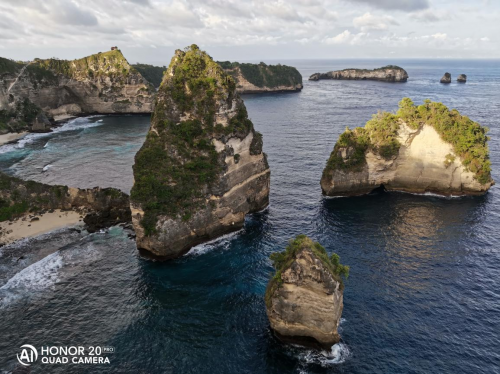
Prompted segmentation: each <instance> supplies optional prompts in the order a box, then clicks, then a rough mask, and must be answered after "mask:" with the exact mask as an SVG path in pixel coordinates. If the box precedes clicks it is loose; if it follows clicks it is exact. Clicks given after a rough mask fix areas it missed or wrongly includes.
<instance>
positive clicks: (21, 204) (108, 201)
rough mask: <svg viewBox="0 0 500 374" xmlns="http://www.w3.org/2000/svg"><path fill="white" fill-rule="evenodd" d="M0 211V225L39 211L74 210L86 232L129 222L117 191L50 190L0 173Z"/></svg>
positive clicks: (127, 210)
mask: <svg viewBox="0 0 500 374" xmlns="http://www.w3.org/2000/svg"><path fill="white" fill-rule="evenodd" d="M0 208H1V209H0V221H5V220H8V219H12V218H15V217H16V216H20V215H23V214H26V213H28V212H39V211H42V210H51V209H65V210H78V211H80V212H81V213H82V214H84V215H85V217H84V222H85V223H86V224H87V229H88V231H90V232H93V231H96V230H98V229H100V228H103V227H107V226H111V225H115V224H118V223H121V222H130V221H131V217H130V201H129V197H128V195H127V194H125V193H123V192H121V191H119V190H117V189H114V188H99V187H95V188H92V189H79V188H73V187H67V186H57V185H56V186H53V185H47V184H43V183H38V182H35V181H23V180H21V179H19V178H15V177H11V176H8V175H6V174H4V173H0Z"/></svg>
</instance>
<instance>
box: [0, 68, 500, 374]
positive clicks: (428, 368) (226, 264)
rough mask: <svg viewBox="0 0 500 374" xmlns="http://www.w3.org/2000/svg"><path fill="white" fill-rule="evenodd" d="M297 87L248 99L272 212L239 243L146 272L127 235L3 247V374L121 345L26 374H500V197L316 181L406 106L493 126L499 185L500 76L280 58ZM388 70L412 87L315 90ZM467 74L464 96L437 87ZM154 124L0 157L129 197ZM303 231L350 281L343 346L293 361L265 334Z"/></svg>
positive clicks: (62, 133) (47, 141)
mask: <svg viewBox="0 0 500 374" xmlns="http://www.w3.org/2000/svg"><path fill="white" fill-rule="evenodd" d="M281 62H282V63H286V64H288V65H292V66H296V67H297V68H298V69H299V70H300V72H301V73H302V75H303V77H304V89H303V91H302V92H300V93H295V94H285V93H284V94H270V95H248V96H245V97H244V100H245V104H246V105H247V108H248V112H249V115H250V117H251V119H252V121H253V122H254V125H255V128H256V129H257V130H258V131H260V132H262V134H263V135H264V150H265V152H266V153H267V155H268V159H269V165H270V167H271V195H270V206H269V207H268V208H267V209H266V210H264V211H263V212H260V213H258V214H254V215H250V216H248V217H247V219H246V222H245V227H244V229H242V230H241V231H239V232H238V233H236V234H233V235H229V236H227V237H224V238H222V239H220V240H218V241H216V242H213V243H209V244H205V245H201V246H198V247H196V248H194V249H193V250H192V251H191V252H189V253H188V254H187V255H186V256H184V257H182V258H180V259H178V260H175V261H170V262H164V263H161V262H152V261H150V260H146V259H143V258H141V256H140V255H139V254H138V252H137V250H136V247H135V242H134V241H133V239H130V238H129V234H130V232H129V231H128V230H127V229H125V228H123V227H113V228H111V229H109V230H107V231H102V232H100V233H95V234H88V233H86V231H81V230H80V229H63V230H59V231H57V232H54V233H50V234H46V235H43V236H42V237H38V238H36V239H26V240H23V241H21V242H19V243H17V244H15V245H11V246H6V247H2V248H0V369H3V370H12V369H13V368H15V367H16V366H17V365H18V364H17V360H16V354H17V353H19V347H20V346H21V345H22V344H32V345H34V346H35V347H40V346H47V345H61V346H67V345H80V346H98V345H99V346H112V347H114V349H115V353H113V354H109V355H107V357H109V358H110V361H111V362H110V364H109V365H101V366H98V365H55V366H48V365H43V364H42V363H40V362H37V363H35V364H33V365H32V366H31V373H47V372H50V373H100V372H103V373H207V374H208V373H210V374H211V373H228V374H229V373H380V374H386V373H449V374H457V373H499V372H500V287H499V286H498V282H499V281H500V229H499V225H500V199H499V197H500V194H499V188H498V186H494V187H493V188H492V189H491V190H490V191H489V193H488V194H486V195H485V196H482V197H452V198H442V197H437V196H433V195H426V196H417V195H411V194H403V193H394V192H393V193H384V192H380V193H376V194H372V195H368V196H363V197H355V198H324V197H323V196H322V195H321V189H320V185H319V180H320V178H321V173H322V170H323V167H324V165H325V162H326V160H327V158H328V156H329V154H330V152H331V150H332V148H333V145H334V143H335V141H336V140H337V138H338V136H339V134H340V133H342V132H343V131H344V129H345V127H346V126H349V127H351V128H352V127H354V126H359V125H363V124H364V123H365V122H366V121H367V120H369V119H370V117H371V115H372V114H374V113H376V112H377V111H378V110H389V111H394V110H396V109H397V105H398V102H399V101H400V100H401V98H403V97H410V98H412V99H413V100H414V101H415V102H416V103H421V102H422V101H423V100H424V99H427V98H429V99H431V100H438V101H441V102H443V103H444V104H446V105H447V106H449V107H450V108H456V109H458V110H459V111H460V112H461V113H462V114H465V115H468V116H470V117H471V118H472V119H473V120H475V121H477V122H479V123H481V124H482V125H485V126H488V127H489V128H490V133H489V134H490V136H491V140H490V155H491V160H492V162H493V178H494V179H496V180H497V181H500V173H499V168H500V146H499V140H500V133H499V118H500V64H499V61H443V60H435V61H434V60H402V61H398V60H394V61H390V62H387V61H368V60H345V61H341V60H334V61H326V60H322V61H314V60H308V61H307V60H305V61H302V60H295V61H281ZM387 63H392V64H398V65H401V66H403V67H404V68H405V69H406V70H407V71H408V74H409V76H410V79H409V80H408V82H407V83H399V84H391V83H382V82H370V81H319V82H309V81H307V77H308V76H309V75H310V74H312V73H315V72H325V71H329V70H334V69H340V68H348V67H358V68H364V67H366V68H374V67H379V66H382V65H385V64H387ZM446 71H448V72H450V73H451V74H452V76H453V79H456V77H457V76H458V74H460V73H465V74H467V77H468V82H467V83H466V84H457V83H455V82H453V83H452V84H450V85H442V84H440V83H439V79H440V78H441V76H442V75H443V74H444V73H445V72H446ZM148 126H149V118H148V117H140V116H94V117H88V118H79V119H76V120H72V121H70V122H69V123H67V124H65V125H64V126H62V127H60V128H58V129H57V130H56V131H54V132H53V133H50V134H31V135H28V136H27V137H25V138H24V139H22V140H21V141H20V142H19V143H17V144H15V145H5V146H3V147H0V169H1V170H3V171H5V172H7V173H9V174H12V175H16V176H19V177H22V178H30V179H35V180H37V181H41V182H45V183H51V184H57V183H61V184H68V185H71V186H77V187H94V186H103V187H104V186H113V187H117V188H120V189H122V190H123V191H125V192H129V191H130V188H131V186H132V183H133V177H132V169H131V166H132V164H133V160H134V154H135V153H136V151H137V150H138V149H139V148H140V146H141V144H142V142H143V141H144V137H145V135H146V132H147V130H148ZM297 234H306V235H309V236H310V237H312V238H314V239H315V240H317V241H319V242H320V243H321V244H322V245H323V246H325V247H326V249H327V251H328V252H336V253H338V254H339V255H340V258H341V262H342V263H343V264H347V265H349V266H350V267H351V271H350V276H349V279H348V280H347V281H346V288H345V294H344V312H343V315H342V317H343V319H342V322H341V335H342V342H341V343H339V344H337V345H335V346H333V347H332V350H331V351H328V352H326V351H324V352H319V351H314V350H308V349H303V348H299V347H293V346H287V345H283V344H281V343H280V342H279V341H277V340H276V339H275V338H274V337H273V335H272V333H271V332H270V330H269V325H268V321H267V317H266V313H265V306H264V299H263V295H264V291H265V288H266V284H267V282H268V280H269V278H270V277H271V274H272V272H273V269H272V267H271V263H270V261H269V255H270V254H271V253H272V252H274V251H280V250H283V249H284V248H285V246H286V244H287V241H288V240H289V239H290V238H292V237H294V236H295V235H297Z"/></svg>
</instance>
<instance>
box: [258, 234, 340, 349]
mask: <svg viewBox="0 0 500 374" xmlns="http://www.w3.org/2000/svg"><path fill="white" fill-rule="evenodd" d="M271 260H272V261H273V266H274V268H275V269H276V274H275V275H274V277H273V278H272V279H271V280H270V281H269V284H268V286H267V290H266V295H265V301H266V311H267V316H268V318H269V322H270V324H271V328H272V329H273V331H274V333H275V334H276V336H277V337H278V338H279V339H281V340H283V341H285V342H290V343H295V344H301V345H306V346H313V347H318V348H330V347H331V346H332V345H333V344H335V343H338V342H339V340H340V335H339V333H338V331H337V329H338V326H339V322H340V317H341V315H342V309H343V307H344V303H343V300H344V283H343V282H342V278H341V276H345V277H347V276H348V275H349V267H348V266H344V265H341V264H340V261H339V256H338V255H336V254H332V255H331V256H330V257H329V256H328V254H327V253H326V250H325V249H324V248H323V247H322V246H321V245H320V244H319V243H316V242H313V241H312V240H311V239H309V238H308V237H307V236H305V235H299V236H297V237H296V238H295V239H294V240H291V241H290V243H289V245H288V246H287V248H286V250H285V251H283V252H277V253H273V254H272V255H271Z"/></svg>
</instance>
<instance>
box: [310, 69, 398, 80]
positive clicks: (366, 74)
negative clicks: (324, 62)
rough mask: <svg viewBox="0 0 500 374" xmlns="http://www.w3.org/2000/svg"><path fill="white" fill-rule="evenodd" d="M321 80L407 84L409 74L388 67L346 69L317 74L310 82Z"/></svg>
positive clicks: (312, 76)
mask: <svg viewBox="0 0 500 374" xmlns="http://www.w3.org/2000/svg"><path fill="white" fill-rule="evenodd" d="M320 79H347V80H372V81H383V82H406V81H407V80H408V73H407V72H406V70H405V69H403V68H401V67H399V66H395V65H388V66H384V67H381V68H378V69H373V70H367V69H344V70H336V71H329V72H328V73H315V74H313V75H311V76H310V77H309V80H310V81H318V80H320Z"/></svg>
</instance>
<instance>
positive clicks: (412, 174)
mask: <svg viewBox="0 0 500 374" xmlns="http://www.w3.org/2000/svg"><path fill="white" fill-rule="evenodd" d="M427 105H431V104H427ZM450 113H452V114H453V115H458V114H457V113H453V112H450ZM388 116H392V118H390V120H393V121H397V122H396V123H395V124H394V126H396V128H397V130H396V136H395V144H397V147H395V148H393V149H395V150H396V151H395V152H393V154H392V155H389V156H387V155H385V157H384V155H382V154H381V153H380V152H377V150H378V149H380V147H378V148H377V146H375V145H373V144H372V145H370V146H366V145H365V151H364V159H363V160H361V161H359V160H358V161H357V164H356V165H355V166H346V165H349V164H348V163H349V160H352V159H353V158H354V157H359V152H360V151H359V149H357V148H356V147H358V145H357V143H356V142H351V143H349V142H345V140H344V143H342V144H340V143H341V142H339V143H337V145H336V146H335V148H334V151H333V152H332V155H331V156H330V160H329V163H330V164H327V167H326V168H325V170H324V172H323V176H322V178H321V189H322V191H323V193H324V194H325V195H328V196H353V195H361V194H366V193H369V192H371V191H372V190H373V189H375V188H378V187H380V186H384V187H385V189H386V190H389V191H391V190H394V191H406V192H412V193H425V192H433V193H438V194H442V195H480V194H484V193H485V192H486V191H488V189H489V188H490V187H491V186H492V185H493V184H494V182H493V180H492V179H491V177H490V176H489V169H485V168H489V166H488V165H489V161H488V154H487V152H488V151H487V149H488V148H487V146H486V144H478V148H474V149H472V146H471V149H470V152H469V153H470V154H472V153H477V154H482V157H483V159H482V160H481V162H480V160H479V159H476V160H474V159H471V160H468V162H467V163H465V164H468V165H469V167H468V166H466V165H464V159H463V158H462V157H461V156H460V155H459V154H457V152H456V150H455V148H454V147H453V145H452V144H450V143H449V142H447V141H444V140H443V137H442V136H441V135H440V134H439V133H438V132H437V130H436V129H435V128H434V126H432V125H429V124H425V123H424V124H421V125H419V126H417V127H410V126H408V124H407V123H405V122H404V121H403V120H402V119H401V118H397V117H396V116H394V115H392V114H388ZM384 118H386V119H387V116H386V117H384ZM462 118H465V117H462ZM467 120H468V118H467ZM468 121H470V120H468ZM385 123H387V122H385ZM450 123H453V122H450ZM471 123H472V122H471ZM472 124H474V123H472ZM475 125H476V129H477V134H478V136H476V135H472V136H473V137H474V139H481V138H483V140H482V141H484V142H485V141H486V139H487V137H486V136H485V135H484V133H485V131H484V129H482V128H481V127H480V126H479V125H477V124H475ZM367 126H368V124H367ZM377 126H379V125H377ZM467 126H473V125H467ZM361 130H363V129H362V128H361ZM372 131H376V128H375V130H373V129H372ZM356 132H358V133H360V134H361V135H357V136H358V137H359V138H362V137H363V136H365V137H366V136H368V138H369V137H372V138H373V137H376V134H375V135H374V133H373V132H372V133H371V134H368V135H367V134H366V133H364V132H360V130H358V129H357V130H355V132H350V133H344V134H350V135H351V136H354V137H356V135H355V134H356ZM469 134H473V132H470V127H469ZM458 136H459V135H457V137H458ZM384 137H386V138H387V137H390V135H387V134H385V135H384ZM479 143H481V142H479ZM393 144H394V143H393ZM398 147H399V148H398ZM356 154H357V155H358V156H355V155H356ZM332 160H334V161H335V162H336V165H337V166H334V165H333V164H332V163H331V162H332ZM338 165H340V166H338ZM470 167H476V168H477V173H474V172H473V171H471V169H470ZM481 168H483V169H481ZM478 173H479V174H478ZM478 175H482V176H483V177H481V178H483V179H484V180H480V179H478Z"/></svg>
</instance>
